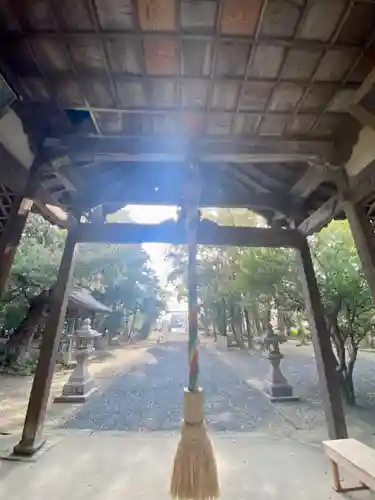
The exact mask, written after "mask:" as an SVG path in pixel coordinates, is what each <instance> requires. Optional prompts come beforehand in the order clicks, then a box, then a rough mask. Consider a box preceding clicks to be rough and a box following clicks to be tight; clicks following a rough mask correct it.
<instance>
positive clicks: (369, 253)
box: [343, 199, 375, 304]
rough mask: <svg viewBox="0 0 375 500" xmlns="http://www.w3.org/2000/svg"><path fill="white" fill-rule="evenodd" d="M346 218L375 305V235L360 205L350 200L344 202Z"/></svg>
mask: <svg viewBox="0 0 375 500" xmlns="http://www.w3.org/2000/svg"><path fill="white" fill-rule="evenodd" d="M343 208H344V210H345V215H346V218H347V219H348V222H349V225H350V229H351V232H352V235H353V239H354V243H355V246H356V248H357V252H358V255H359V258H360V260H361V263H362V268H363V272H364V275H365V278H366V280H367V281H368V284H369V287H370V291H371V295H372V301H373V303H374V304H375V244H374V243H375V235H374V234H373V233H372V228H371V225H370V223H369V221H368V220H367V219H366V217H365V213H364V211H363V210H361V206H360V205H359V204H356V203H354V202H353V201H351V200H349V199H345V200H344V202H343Z"/></svg>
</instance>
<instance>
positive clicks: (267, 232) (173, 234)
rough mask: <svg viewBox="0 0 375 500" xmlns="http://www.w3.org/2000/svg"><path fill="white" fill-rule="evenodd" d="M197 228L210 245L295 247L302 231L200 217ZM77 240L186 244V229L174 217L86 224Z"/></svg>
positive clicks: (199, 238) (202, 240)
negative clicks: (221, 222) (220, 222)
mask: <svg viewBox="0 0 375 500" xmlns="http://www.w3.org/2000/svg"><path fill="white" fill-rule="evenodd" d="M200 224H201V225H200V227H199V230H198V244H199V245H209V246H221V245H231V246H243V247H286V248H298V247H299V244H300V242H301V241H302V240H301V238H302V235H301V234H300V233H299V232H298V231H297V230H293V229H269V228H260V227H234V226H233V227H232V226H217V225H216V224H215V223H213V222H211V221H205V220H203V221H202V222H201V223H200ZM78 241H79V243H113V244H140V243H172V244H175V245H185V244H186V243H187V240H186V231H185V228H184V227H183V225H180V224H177V223H176V222H174V221H166V222H164V223H161V224H116V223H106V224H94V223H92V224H87V223H82V224H81V227H80V230H79V240H78Z"/></svg>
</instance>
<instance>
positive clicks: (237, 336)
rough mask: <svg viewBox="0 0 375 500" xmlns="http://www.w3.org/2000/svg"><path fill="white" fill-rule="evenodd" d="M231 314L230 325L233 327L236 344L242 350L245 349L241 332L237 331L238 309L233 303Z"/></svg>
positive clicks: (230, 308) (230, 305) (230, 306)
mask: <svg viewBox="0 0 375 500" xmlns="http://www.w3.org/2000/svg"><path fill="white" fill-rule="evenodd" d="M229 314H230V324H231V327H232V331H233V336H234V339H235V341H236V344H237V345H238V347H239V348H240V349H244V348H245V345H244V343H243V338H242V335H241V331H239V330H238V329H237V325H236V308H235V306H234V305H233V304H232V303H229Z"/></svg>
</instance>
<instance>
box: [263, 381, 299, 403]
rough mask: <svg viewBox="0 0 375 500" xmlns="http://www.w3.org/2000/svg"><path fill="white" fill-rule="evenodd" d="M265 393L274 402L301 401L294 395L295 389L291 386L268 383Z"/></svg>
mask: <svg viewBox="0 0 375 500" xmlns="http://www.w3.org/2000/svg"><path fill="white" fill-rule="evenodd" d="M265 393H266V395H267V396H268V397H269V398H270V400H271V401H272V402H276V401H298V400H299V397H298V396H295V395H293V387H292V386H291V385H289V384H273V383H272V382H266V387H265Z"/></svg>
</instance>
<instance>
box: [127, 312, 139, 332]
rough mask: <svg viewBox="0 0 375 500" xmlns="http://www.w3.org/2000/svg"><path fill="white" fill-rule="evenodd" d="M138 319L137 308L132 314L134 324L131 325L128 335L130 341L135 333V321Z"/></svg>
mask: <svg viewBox="0 0 375 500" xmlns="http://www.w3.org/2000/svg"><path fill="white" fill-rule="evenodd" d="M136 317H137V308H135V310H134V311H133V312H132V322H131V325H130V329H129V333H128V338H129V339H130V338H131V337H132V335H133V333H134V327H135V319H136Z"/></svg>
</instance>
